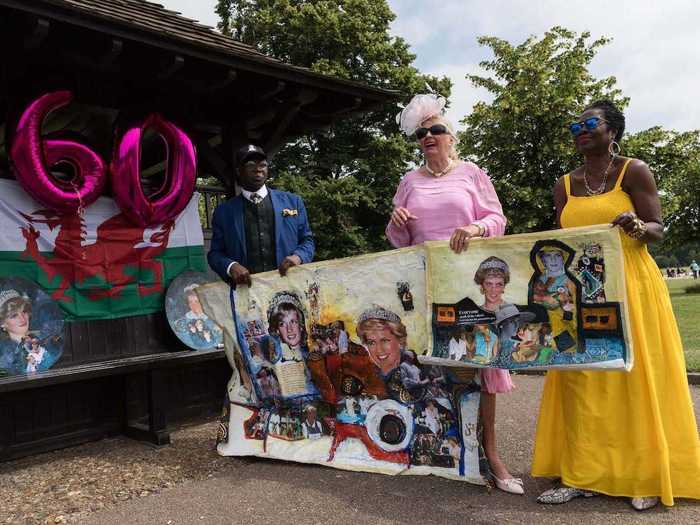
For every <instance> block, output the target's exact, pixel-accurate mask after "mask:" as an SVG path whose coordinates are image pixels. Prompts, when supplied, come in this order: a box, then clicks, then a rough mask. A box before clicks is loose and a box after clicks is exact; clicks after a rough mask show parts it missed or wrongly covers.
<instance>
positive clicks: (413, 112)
mask: <svg viewBox="0 0 700 525" xmlns="http://www.w3.org/2000/svg"><path fill="white" fill-rule="evenodd" d="M446 103H447V101H446V100H445V97H441V96H440V95H434V94H429V95H416V96H414V97H413V98H412V99H411V101H410V102H409V103H408V105H407V106H406V107H405V108H404V109H403V111H402V112H401V113H399V114H398V115H396V123H397V124H398V125H399V128H400V129H401V131H403V132H404V133H405V134H406V135H408V136H411V135H413V134H414V133H415V132H416V130H417V129H418V128H419V127H420V125H421V123H422V122H425V121H426V120H427V119H429V118H430V117H435V116H440V117H443V115H444V111H445V104H446Z"/></svg>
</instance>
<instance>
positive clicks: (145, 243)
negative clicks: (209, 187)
mask: <svg viewBox="0 0 700 525" xmlns="http://www.w3.org/2000/svg"><path fill="white" fill-rule="evenodd" d="M198 203H199V194H197V193H195V194H194V195H193V197H192V199H191V200H190V203H189V204H188V205H187V207H186V208H185V209H184V210H183V211H182V212H181V213H180V215H178V216H177V217H176V218H175V219H174V220H172V221H169V222H167V223H164V224H159V225H155V226H152V227H148V228H144V227H142V226H137V225H135V224H133V223H132V222H131V221H130V220H128V219H127V217H126V216H125V215H124V214H123V213H122V212H121V211H120V210H119V207H118V206H117V205H116V203H115V202H114V200H113V199H110V198H108V197H100V198H99V199H97V201H95V202H94V203H93V204H91V205H90V206H88V207H87V208H86V209H85V212H84V214H82V215H79V214H77V213H73V214H63V213H58V212H55V211H53V210H49V209H46V208H44V207H42V206H41V205H40V204H39V203H37V202H35V201H34V200H33V199H32V198H31V197H30V196H29V195H28V194H27V193H26V192H25V191H24V190H23V189H22V187H21V186H20V185H19V183H17V182H16V181H13V180H0V221H2V224H3V228H2V229H1V230H0V275H4V276H12V277H22V278H24V279H27V280H29V281H32V282H34V283H36V284H37V285H38V286H40V287H41V288H42V289H43V290H45V291H46V292H47V293H48V294H49V295H50V296H51V297H52V298H53V299H54V300H56V301H57V302H58V303H59V305H60V306H61V308H62V309H63V311H64V312H65V313H66V320H87V319H113V318H118V317H126V316H133V315H143V314H148V313H153V312H157V311H162V310H163V296H164V294H165V290H166V289H167V287H168V284H169V283H170V282H171V281H172V280H173V279H174V278H175V277H177V276H178V275H179V274H180V273H182V272H184V271H186V270H193V271H204V270H205V268H206V264H205V261H204V237H203V234H202V227H201V225H200V222H199V211H198Z"/></svg>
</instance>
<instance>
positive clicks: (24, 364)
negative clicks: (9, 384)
mask: <svg viewBox="0 0 700 525" xmlns="http://www.w3.org/2000/svg"><path fill="white" fill-rule="evenodd" d="M62 353H63V311H62V310H61V308H60V307H59V306H58V304H56V302H55V301H54V300H53V299H51V297H49V295H48V294H46V292H44V291H43V290H42V289H41V288H39V287H38V286H37V285H36V284H34V283H33V282H31V281H28V280H26V279H22V278H19V277H10V278H2V279H0V377H5V376H14V375H21V374H35V373H37V372H41V371H42V370H47V369H49V368H51V367H52V366H53V365H54V364H55V363H56V361H58V359H59V358H60V357H61V354H62Z"/></svg>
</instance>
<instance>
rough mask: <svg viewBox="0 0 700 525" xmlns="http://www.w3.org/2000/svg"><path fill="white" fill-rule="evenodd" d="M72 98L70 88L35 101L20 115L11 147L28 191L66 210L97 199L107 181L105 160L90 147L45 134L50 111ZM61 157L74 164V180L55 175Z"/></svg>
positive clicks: (68, 210) (18, 171)
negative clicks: (45, 119) (45, 123)
mask: <svg viewBox="0 0 700 525" xmlns="http://www.w3.org/2000/svg"><path fill="white" fill-rule="evenodd" d="M72 99H73V95H72V94H71V93H70V91H55V92H52V93H47V94H46V95H43V96H41V97H39V98H38V99H36V100H35V101H34V102H32V103H31V104H30V105H29V107H28V108H27V109H26V110H25V112H24V113H23V114H22V118H20V121H19V124H18V125H17V131H16V133H15V136H14V139H13V141H12V147H11V148H10V156H11V158H12V162H13V164H14V166H15V173H16V176H17V180H18V181H19V183H20V184H21V185H22V187H23V188H24V189H25V191H26V192H27V193H28V194H29V195H31V196H32V197H33V198H34V200H36V201H37V202H40V203H41V204H43V205H44V206H46V207H48V208H51V209H54V210H56V211H59V212H64V213H65V212H75V211H76V210H78V208H79V207H80V206H81V205H82V206H87V205H88V204H91V203H92V202H94V201H95V200H96V199H97V198H98V197H99V196H100V194H101V193H102V190H103V189H104V186H105V183H106V182H107V175H106V173H105V163H104V162H103V161H102V159H101V158H100V156H99V155H98V154H97V153H95V152H94V151H92V150H91V149H90V148H88V147H87V146H85V145H83V144H80V143H78V142H73V141H71V140H44V139H42V137H41V124H42V122H43V121H44V118H45V117H46V115H47V114H49V113H50V112H51V111H53V110H55V109H57V108H60V107H61V106H65V105H66V104H68V103H69V102H70V101H71V100H72ZM60 161H65V162H68V163H70V164H71V165H72V166H73V167H74V169H75V177H74V179H73V183H72V184H71V183H66V182H62V181H60V180H58V179H56V178H55V177H54V176H53V175H51V173H50V171H49V169H50V167H51V166H52V165H55V164H57V163H58V162H60Z"/></svg>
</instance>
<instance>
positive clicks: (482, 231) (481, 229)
mask: <svg viewBox="0 0 700 525" xmlns="http://www.w3.org/2000/svg"><path fill="white" fill-rule="evenodd" d="M470 226H476V227H477V228H478V229H479V237H483V236H484V235H485V234H486V227H485V226H484V225H483V224H479V223H478V222H472V223H471V224H470Z"/></svg>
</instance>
